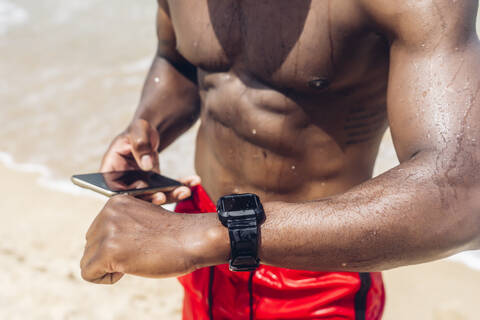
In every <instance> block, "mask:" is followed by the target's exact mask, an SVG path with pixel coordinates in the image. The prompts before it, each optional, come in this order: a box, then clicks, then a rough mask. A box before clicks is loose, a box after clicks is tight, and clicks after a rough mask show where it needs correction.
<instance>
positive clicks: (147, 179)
mask: <svg viewBox="0 0 480 320" xmlns="http://www.w3.org/2000/svg"><path fill="white" fill-rule="evenodd" d="M72 182H73V183H74V184H76V185H78V186H80V187H82V188H86V189H90V190H93V191H96V192H98V193H101V194H103V195H106V196H107V197H111V196H114V195H117V194H128V195H132V196H136V195H142V194H149V193H155V192H159V191H161V192H168V191H172V190H173V189H175V188H176V187H179V186H182V183H180V182H178V181H176V180H173V179H170V178H167V177H165V176H162V175H160V174H158V173H156V172H153V171H142V170H129V171H113V172H103V173H100V172H97V173H88V174H78V175H74V176H72Z"/></svg>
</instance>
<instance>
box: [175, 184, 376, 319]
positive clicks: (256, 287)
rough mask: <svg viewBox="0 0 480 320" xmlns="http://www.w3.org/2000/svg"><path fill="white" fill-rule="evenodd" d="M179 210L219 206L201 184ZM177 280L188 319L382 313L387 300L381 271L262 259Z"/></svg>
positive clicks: (354, 316) (349, 316)
mask: <svg viewBox="0 0 480 320" xmlns="http://www.w3.org/2000/svg"><path fill="white" fill-rule="evenodd" d="M175 211H176V212H183V213H205V212H215V211H216V206H215V204H214V203H213V202H212V200H211V199H210V198H209V196H208V194H207V193H206V192H205V190H204V189H203V188H202V187H201V186H196V187H194V188H193V189H192V197H191V198H189V199H187V200H184V201H182V202H179V203H178V204H177V206H176V208H175ZM178 280H179V281H180V283H181V284H182V285H183V287H184V289H185V296H184V301H183V303H184V305H183V319H184V320H208V319H210V320H211V319H214V320H223V319H235V320H244V319H245V320H249V319H259V320H260V319H272V320H273V319H275V320H279V319H296V320H299V319H309V320H310V319H312V320H313V319H328V320H334V319H335V320H336V319H352V320H361V319H362V320H363V319H365V320H375V319H380V318H381V316H382V312H383V306H384V303H385V292H384V289H383V282H382V275H381V273H376V272H375V273H358V272H312V271H301V270H291V269H284V268H277V267H270V266H264V265H261V266H260V267H259V268H258V269H257V270H256V271H253V272H231V271H229V270H228V265H219V266H215V267H208V268H202V269H199V270H197V271H194V272H192V273H190V274H187V275H185V276H182V277H179V278H178Z"/></svg>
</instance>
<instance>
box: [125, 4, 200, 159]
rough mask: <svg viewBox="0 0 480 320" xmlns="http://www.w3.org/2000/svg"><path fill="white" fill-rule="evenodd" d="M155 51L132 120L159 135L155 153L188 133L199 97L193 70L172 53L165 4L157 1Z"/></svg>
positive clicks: (174, 46)
mask: <svg viewBox="0 0 480 320" xmlns="http://www.w3.org/2000/svg"><path fill="white" fill-rule="evenodd" d="M158 4H159V6H158V13H157V37H158V48H157V53H156V55H155V58H154V60H153V63H152V66H151V67H150V71H149V73H148V76H147V79H146V81H145V84H144V87H143V92H142V97H141V99H140V104H139V107H138V109H137V111H136V113H135V116H134V119H133V121H135V120H137V119H143V120H146V121H147V122H149V123H150V124H151V125H152V127H154V128H156V129H157V131H158V133H159V135H160V144H159V151H161V150H163V149H164V148H165V147H167V146H168V145H169V144H170V143H172V142H173V141H174V140H175V139H176V138H177V137H178V136H179V135H181V134H182V133H183V132H185V131H186V130H188V128H190V127H191V126H192V125H193V124H194V123H195V121H196V120H197V118H198V115H199V111H200V98H199V94H198V89H197V76H196V72H197V71H196V68H195V66H193V65H191V64H190V63H189V62H188V61H186V60H185V58H183V57H182V56H181V55H180V53H178V51H177V50H176V40H175V32H174V30H173V26H172V23H171V21H170V17H169V11H168V7H167V4H166V1H164V0H159V1H158Z"/></svg>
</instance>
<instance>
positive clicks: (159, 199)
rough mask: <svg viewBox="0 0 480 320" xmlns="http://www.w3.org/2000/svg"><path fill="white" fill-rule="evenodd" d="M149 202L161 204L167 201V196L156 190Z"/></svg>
mask: <svg viewBox="0 0 480 320" xmlns="http://www.w3.org/2000/svg"><path fill="white" fill-rule="evenodd" d="M151 202H152V203H153V204H155V205H157V206H161V205H162V204H165V203H166V202H167V196H166V195H165V193H163V192H156V193H154V194H152V199H151Z"/></svg>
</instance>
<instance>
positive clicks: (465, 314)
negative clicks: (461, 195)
mask: <svg viewBox="0 0 480 320" xmlns="http://www.w3.org/2000/svg"><path fill="white" fill-rule="evenodd" d="M0 176H1V177H2V181H6V182H7V183H3V184H0V194H2V195H4V196H2V200H1V201H0V213H1V217H2V223H1V224H0V283H2V287H1V289H0V319H22V320H23V319H172V320H175V319H180V318H181V313H180V312H181V301H182V295H183V292H182V289H181V287H180V285H179V284H178V282H177V281H176V280H175V279H143V278H139V277H133V276H125V277H124V278H123V279H121V280H120V282H118V283H117V284H115V285H113V286H98V285H94V284H90V283H87V282H85V281H83V280H82V279H81V277H80V268H79V260H80V257H81V254H82V252H83V246H84V234H85V231H86V230H87V229H88V226H89V224H90V222H91V221H92V220H93V218H94V217H95V215H96V214H97V212H98V211H99V210H100V209H101V208H102V206H103V205H104V203H105V198H103V197H97V196H92V195H90V194H88V193H87V194H79V195H70V194H67V193H61V192H58V191H56V190H52V189H49V188H46V187H42V186H39V185H38V184H37V183H36V180H37V179H38V178H39V175H38V174H34V173H19V172H16V171H14V170H11V169H7V168H5V167H4V166H0ZM12 190H17V191H16V192H12ZM20 194H21V196H20ZM384 277H385V285H386V289H387V305H386V311H385V317H384V319H385V320H403V319H411V320H429V319H432V320H476V319H478V310H477V303H478V299H479V298H480V272H478V271H474V270H472V269H470V268H468V267H466V266H464V265H462V264H459V263H455V262H451V261H439V262H434V263H427V264H422V265H418V266H410V267H404V268H399V269H395V270H391V271H387V272H385V273H384Z"/></svg>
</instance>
